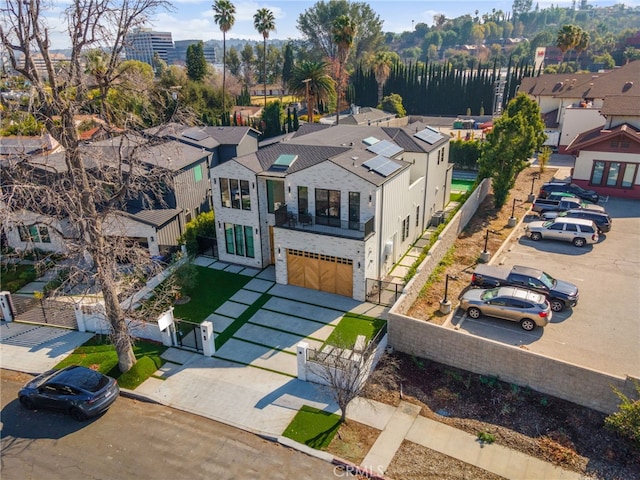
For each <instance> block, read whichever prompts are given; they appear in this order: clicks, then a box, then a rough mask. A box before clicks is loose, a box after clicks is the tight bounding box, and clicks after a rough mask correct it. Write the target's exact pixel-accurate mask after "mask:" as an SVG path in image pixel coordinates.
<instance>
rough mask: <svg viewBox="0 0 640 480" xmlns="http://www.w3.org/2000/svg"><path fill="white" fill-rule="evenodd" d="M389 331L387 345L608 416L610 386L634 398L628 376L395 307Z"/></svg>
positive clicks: (614, 401)
mask: <svg viewBox="0 0 640 480" xmlns="http://www.w3.org/2000/svg"><path fill="white" fill-rule="evenodd" d="M400 302H402V300H400ZM388 329H389V344H390V345H391V346H393V348H394V349H396V350H398V351H400V352H403V353H406V354H408V355H415V356H416V357H420V358H427V359H430V360H433V361H435V362H439V363H443V364H445V365H451V366H453V367H457V368H461V369H464V370H468V371H471V372H474V373H478V374H481V375H487V376H492V377H497V378H499V379H500V380H503V381H505V382H510V383H514V384H517V385H520V386H527V387H530V388H532V389H534V390H536V391H538V392H542V393H545V394H548V395H552V396H554V397H558V398H562V399H564V400H568V401H570V402H573V403H576V404H578V405H583V406H585V407H589V408H592V409H594V410H598V411H600V412H604V413H607V414H608V413H612V412H614V411H616V410H617V409H618V404H619V403H620V400H619V399H618V397H617V396H616V395H615V394H614V392H613V390H612V387H615V388H617V389H618V390H620V391H621V392H623V393H624V394H625V395H627V396H628V397H629V398H637V392H636V389H635V385H634V379H633V378H631V377H626V378H622V377H616V376H613V375H608V374H606V373H602V372H597V371H595V370H590V369H587V368H584V367H580V366H578V365H573V364H570V363H566V362H562V361H559V360H554V359H552V358H548V357H545V356H543V355H539V354H536V353H534V352H529V351H527V350H523V349H521V348H518V347H513V346H510V345H504V344H501V343H498V342H494V341H492V340H487V339H484V338H479V337H475V336H472V335H468V334H466V333H462V332H459V331H456V330H451V329H449V328H445V327H442V326H440V325H434V324H431V323H427V322H425V321H423V320H418V319H415V318H411V317H407V316H405V315H402V314H399V313H397V312H394V311H393V309H392V311H391V312H390V313H389V322H388ZM635 380H636V381H638V379H635Z"/></svg>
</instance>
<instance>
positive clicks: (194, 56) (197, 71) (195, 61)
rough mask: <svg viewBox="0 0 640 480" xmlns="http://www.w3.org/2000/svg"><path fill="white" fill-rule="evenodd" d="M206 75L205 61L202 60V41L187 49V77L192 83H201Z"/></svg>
mask: <svg viewBox="0 0 640 480" xmlns="http://www.w3.org/2000/svg"><path fill="white" fill-rule="evenodd" d="M206 75H207V61H206V60H205V58H204V44H203V43H202V41H200V42H198V43H194V44H191V45H189V46H188V47H187V77H188V78H189V80H193V81H194V82H201V81H202V80H203V79H204V77H205V76H206Z"/></svg>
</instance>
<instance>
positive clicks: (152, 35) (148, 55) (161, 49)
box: [125, 28, 174, 65]
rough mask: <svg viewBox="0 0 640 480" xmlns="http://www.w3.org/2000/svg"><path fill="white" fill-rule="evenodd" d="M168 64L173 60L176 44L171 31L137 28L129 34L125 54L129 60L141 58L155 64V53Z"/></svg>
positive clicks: (142, 60) (140, 59)
mask: <svg viewBox="0 0 640 480" xmlns="http://www.w3.org/2000/svg"><path fill="white" fill-rule="evenodd" d="M155 53H157V54H158V56H159V57H160V59H162V60H164V61H165V62H167V63H168V64H171V63H172V61H173V55H174V46H173V39H172V38H171V32H154V31H152V30H151V29H149V28H137V29H135V30H134V31H133V32H131V33H130V34H128V35H127V39H126V44H125V54H126V56H127V60H139V61H141V62H145V63H148V64H149V65H153V55H154V54H155Z"/></svg>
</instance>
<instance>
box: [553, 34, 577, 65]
mask: <svg viewBox="0 0 640 480" xmlns="http://www.w3.org/2000/svg"><path fill="white" fill-rule="evenodd" d="M578 35H579V33H578V27H576V26H575V25H563V27H562V28H561V29H560V31H559V32H558V36H557V38H556V46H557V47H558V48H559V49H560V51H561V52H562V62H564V54H565V53H566V52H567V50H571V49H572V48H573V47H575V45H576V43H577V42H578Z"/></svg>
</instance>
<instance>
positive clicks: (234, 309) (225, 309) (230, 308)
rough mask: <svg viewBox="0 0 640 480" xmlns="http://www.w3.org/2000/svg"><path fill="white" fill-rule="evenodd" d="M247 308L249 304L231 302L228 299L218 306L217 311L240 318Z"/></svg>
mask: <svg viewBox="0 0 640 480" xmlns="http://www.w3.org/2000/svg"><path fill="white" fill-rule="evenodd" d="M247 308H249V306H248V305H245V304H244V303H237V302H231V301H228V300H227V301H226V302H224V303H223V304H222V305H221V306H220V307H218V309H217V310H216V312H215V313H217V314H219V315H226V316H227V317H233V318H238V317H239V316H240V315H242V314H243V313H244V311H245V310H246V309H247Z"/></svg>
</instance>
